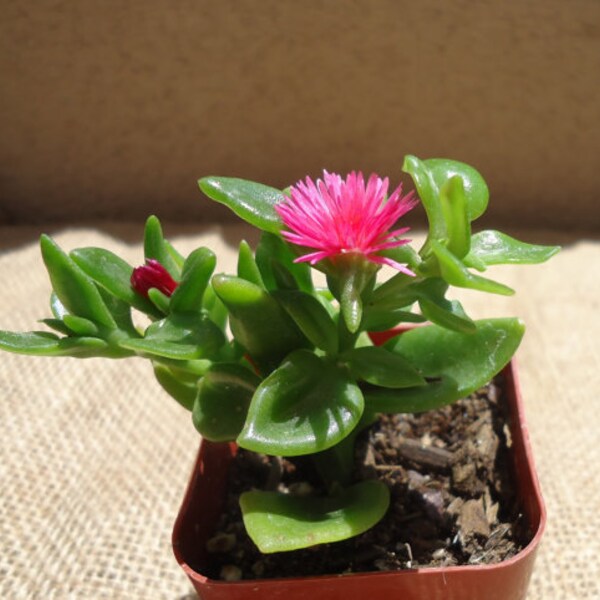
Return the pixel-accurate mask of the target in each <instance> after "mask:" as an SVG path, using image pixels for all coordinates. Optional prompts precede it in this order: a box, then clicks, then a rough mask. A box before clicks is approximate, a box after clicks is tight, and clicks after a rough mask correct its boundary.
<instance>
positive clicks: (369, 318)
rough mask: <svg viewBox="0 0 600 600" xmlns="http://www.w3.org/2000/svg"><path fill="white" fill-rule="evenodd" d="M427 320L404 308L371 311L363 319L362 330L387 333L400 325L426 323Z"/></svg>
mask: <svg viewBox="0 0 600 600" xmlns="http://www.w3.org/2000/svg"><path fill="white" fill-rule="evenodd" d="M426 320H427V319H425V317H423V316H422V315H420V314H418V313H413V312H410V311H407V310H404V309H402V308H399V309H380V310H369V311H368V312H367V313H366V314H365V316H364V317H363V322H362V328H363V329H364V330H365V331H387V330H388V329H393V328H394V327H396V325H398V324H399V323H424V322H425V321H426Z"/></svg>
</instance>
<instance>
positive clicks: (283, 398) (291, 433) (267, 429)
mask: <svg viewBox="0 0 600 600" xmlns="http://www.w3.org/2000/svg"><path fill="white" fill-rule="evenodd" d="M362 412H363V396H362V393H361V391H360V389H359V388H358V386H357V385H356V383H355V382H354V380H353V379H352V378H351V377H350V375H349V373H348V372H347V371H346V370H345V369H344V368H342V367H339V366H337V365H336V364H334V363H332V362H329V361H327V360H325V359H322V358H320V357H318V356H316V355H315V354H313V353H312V352H310V351H308V350H298V351H296V352H293V353H292V354H290V355H289V356H288V357H287V358H286V359H285V361H284V362H283V363H282V365H281V366H280V367H279V368H278V369H277V370H275V371H273V373H271V375H269V376H268V377H267V378H266V379H265V380H263V382H262V383H261V384H260V386H259V387H258V389H257V390H256V392H255V394H254V397H253V398H252V403H251V404H250V409H249V411H248V419H247V421H246V424H245V425H244V429H243V431H242V433H241V434H240V435H239V437H238V444H239V445H240V446H241V447H242V448H247V449H248V450H253V451H255V452H263V453H265V454H273V455H276V456H298V455H302V454H311V453H313V452H320V451H322V450H326V449H327V448H330V447H331V446H333V445H335V444H337V443H338V442H340V441H341V440H342V439H344V438H345V437H346V436H347V435H348V434H349V433H350V432H351V431H352V430H353V429H354V427H355V426H356V424H357V423H358V421H359V419H360V417H361V415H362Z"/></svg>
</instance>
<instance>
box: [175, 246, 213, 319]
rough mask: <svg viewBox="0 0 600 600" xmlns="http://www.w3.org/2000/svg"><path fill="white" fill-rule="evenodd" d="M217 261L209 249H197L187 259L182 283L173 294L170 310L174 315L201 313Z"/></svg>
mask: <svg viewBox="0 0 600 600" xmlns="http://www.w3.org/2000/svg"><path fill="white" fill-rule="evenodd" d="M216 264H217V259H216V257H215V255H214V253H213V252H212V251H211V250H209V249H208V248H197V249H196V250H194V251H193V252H192V253H191V254H190V255H189V256H188V257H187V259H186V261H185V263H184V265H183V271H182V273H181V281H180V282H179V285H178V286H177V289H176V290H175V291H174V292H173V295H172V296H171V302H170V310H171V312H173V313H185V312H200V311H201V310H202V299H203V297H204V292H205V291H206V286H207V285H208V282H209V281H210V277H211V275H212V274H213V271H214V270H215V266H216Z"/></svg>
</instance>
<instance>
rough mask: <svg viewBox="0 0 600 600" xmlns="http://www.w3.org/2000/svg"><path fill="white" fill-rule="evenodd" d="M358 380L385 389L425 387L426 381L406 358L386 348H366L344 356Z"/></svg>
mask: <svg viewBox="0 0 600 600" xmlns="http://www.w3.org/2000/svg"><path fill="white" fill-rule="evenodd" d="M344 359H345V360H346V361H347V362H348V364H349V366H350V370H351V371H352V374H353V375H354V377H356V379H359V380H363V381H366V382H367V383H371V384H373V385H377V386H379V387H384V388H406V387H414V386H420V385H425V379H423V377H422V376H421V374H420V373H419V371H418V370H417V369H416V368H415V367H414V366H413V365H412V364H411V363H410V362H408V361H407V360H406V359H405V358H403V357H402V356H400V355H398V354H395V353H394V352H390V351H389V350H387V349H386V348H378V347H376V346H366V347H363V348H355V349H354V350H351V351H350V352H347V353H346V354H345V355H344Z"/></svg>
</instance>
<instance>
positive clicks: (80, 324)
mask: <svg viewBox="0 0 600 600" xmlns="http://www.w3.org/2000/svg"><path fill="white" fill-rule="evenodd" d="M63 323H64V324H65V325H66V326H67V327H68V328H69V329H70V330H71V331H73V332H74V333H76V334H77V335H81V336H93V337H95V336H97V335H98V326H97V325H96V324H95V323H93V322H92V321H89V320H88V319H84V318H82V317H76V316H75V315H65V316H64V319H63Z"/></svg>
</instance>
